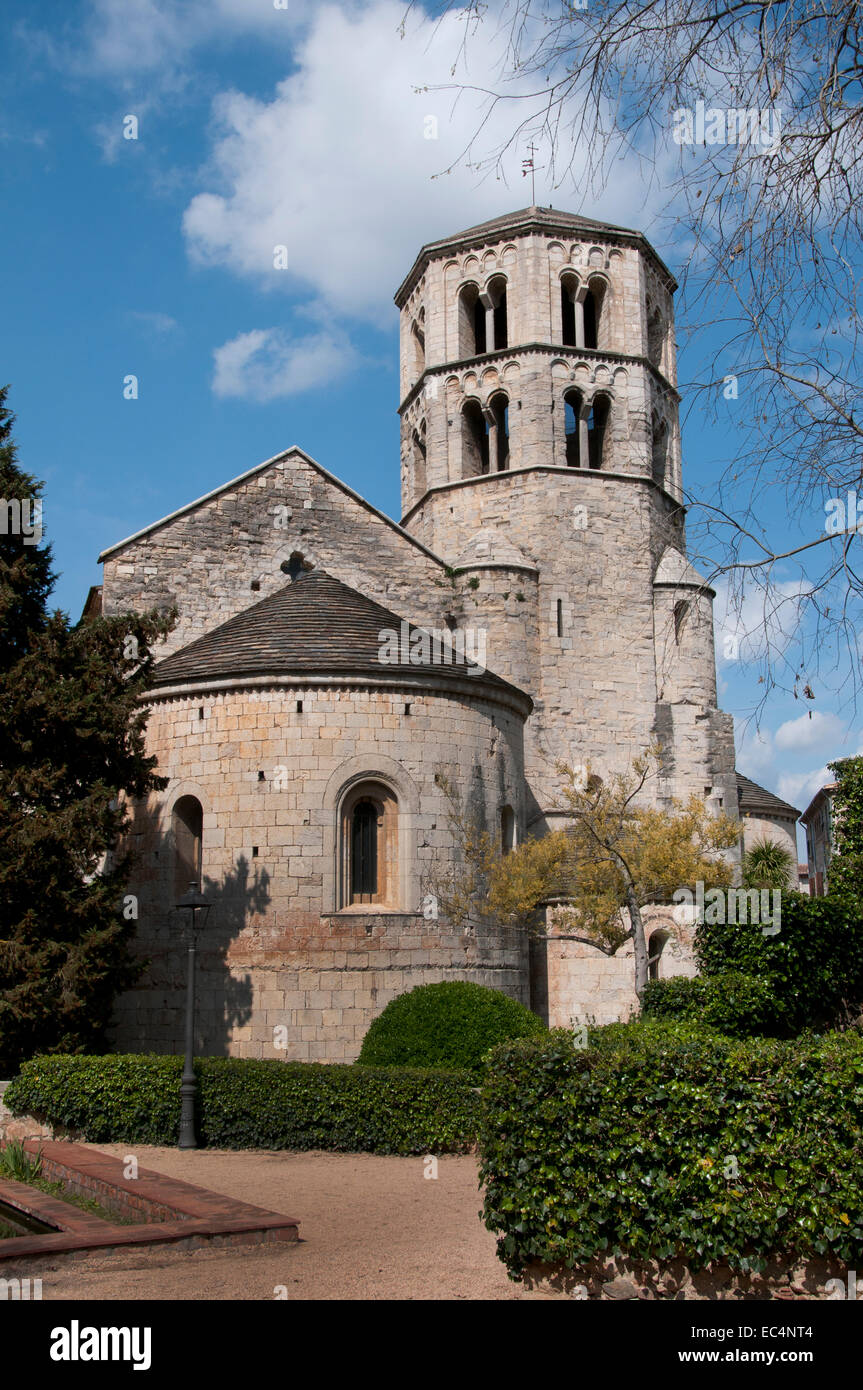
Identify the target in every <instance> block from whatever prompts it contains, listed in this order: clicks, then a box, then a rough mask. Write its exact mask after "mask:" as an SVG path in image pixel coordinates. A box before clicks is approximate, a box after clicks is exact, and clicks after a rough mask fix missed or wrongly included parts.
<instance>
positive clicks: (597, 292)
mask: <svg viewBox="0 0 863 1390" xmlns="http://www.w3.org/2000/svg"><path fill="white" fill-rule="evenodd" d="M605 299H606V286H605V281H604V280H600V279H599V278H597V277H594V278H593V279H592V280H591V282H590V284H589V285H588V287H587V291H586V292H585V296H584V346H585V347H586V348H598V347H599V346H600V344H601V343H602V342H603V340H604V329H605V323H604V320H603V311H604V308H605Z"/></svg>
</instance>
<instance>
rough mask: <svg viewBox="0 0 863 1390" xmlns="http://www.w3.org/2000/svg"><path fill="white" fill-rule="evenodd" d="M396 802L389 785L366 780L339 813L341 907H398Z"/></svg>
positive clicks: (346, 799) (349, 797)
mask: <svg viewBox="0 0 863 1390" xmlns="http://www.w3.org/2000/svg"><path fill="white" fill-rule="evenodd" d="M397 812H398V803H397V802H396V798H395V796H394V795H393V793H392V792H391V791H390V789H389V787H386V786H384V785H383V783H381V782H365V783H362V784H361V785H360V786H358V787H355V788H354V789H353V790H352V791H351V793H350V795H349V796H347V797H346V798H345V801H344V804H343V806H342V814H341V861H342V893H341V906H342V907H361V906H366V905H372V904H377V905H378V906H386V907H396V906H398V853H397V848H398V837H397Z"/></svg>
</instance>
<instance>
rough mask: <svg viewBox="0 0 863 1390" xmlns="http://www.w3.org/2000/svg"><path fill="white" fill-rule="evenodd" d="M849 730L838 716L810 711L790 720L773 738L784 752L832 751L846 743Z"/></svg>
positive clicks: (777, 746)
mask: <svg viewBox="0 0 863 1390" xmlns="http://www.w3.org/2000/svg"><path fill="white" fill-rule="evenodd" d="M846 735H847V730H846V727H845V725H844V724H843V723H842V720H841V719H840V718H839V716H838V715H836V714H822V712H821V711H820V710H817V709H814V710H810V711H809V712H808V713H807V714H801V715H800V717H799V718H798V719H788V720H786V721H785V723H784V724H780V725H779V728H778V729H777V730H776V733H775V734H774V736H773V741H774V744H775V746H776V748H777V749H779V750H780V751H782V752H784V751H785V750H790V751H792V752H795V753H802V752H809V751H811V750H812V749H813V748H817V749H819V750H823V751H828V752H829V751H832V750H833V749H834V748H838V747H839V745H840V743H842V742H844V740H845V738H846Z"/></svg>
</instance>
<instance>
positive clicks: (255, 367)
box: [213, 328, 361, 402]
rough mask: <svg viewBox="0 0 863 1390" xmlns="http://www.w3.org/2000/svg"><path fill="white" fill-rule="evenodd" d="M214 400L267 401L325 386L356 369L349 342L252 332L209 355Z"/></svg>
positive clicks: (331, 336)
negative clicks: (215, 396) (227, 398)
mask: <svg viewBox="0 0 863 1390" xmlns="http://www.w3.org/2000/svg"><path fill="white" fill-rule="evenodd" d="M213 359H214V362H215V370H214V373H213V391H214V392H215V394H216V395H217V396H225V397H227V396H232V397H236V398H238V399H241V400H248V401H258V402H268V401H275V400H279V399H280V398H282V397H284V396H294V395H297V394H298V393H299V392H301V391H309V390H312V389H314V388H315V387H318V386H324V385H326V384H327V383H328V382H331V381H332V380H333V378H334V377H336V376H338V377H339V378H343V377H344V375H345V374H346V373H347V372H348V371H350V370H351V369H353V368H354V367H356V366H358V365H359V362H360V360H361V359H360V358H359V355H358V353H356V351H355V350H354V348H353V347H352V346H351V344H350V343H349V342H348V340H347V339H346V338H344V337H340V336H338V335H337V334H333V333H326V332H322V333H316V334H310V335H309V336H307V337H304V338H293V339H292V338H289V337H288V335H287V334H285V333H283V332H282V330H281V329H278V328H255V329H252V330H251V332H249V333H240V334H238V335H237V337H236V338H232V339H231V340H230V342H227V343H223V345H222V346H221V347H219V348H216V349H215V351H214V353H213Z"/></svg>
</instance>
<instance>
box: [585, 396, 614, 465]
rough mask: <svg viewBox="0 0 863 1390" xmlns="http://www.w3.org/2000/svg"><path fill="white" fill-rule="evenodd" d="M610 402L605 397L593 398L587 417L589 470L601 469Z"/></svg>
mask: <svg viewBox="0 0 863 1390" xmlns="http://www.w3.org/2000/svg"><path fill="white" fill-rule="evenodd" d="M610 409H611V402H610V401H609V399H608V397H607V396H594V398H593V400H592V401H591V403H590V414H589V415H588V417H587V462H588V467H589V468H602V467H603V466H604V465H605V463H606V454H607V451H608V418H609V414H610Z"/></svg>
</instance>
